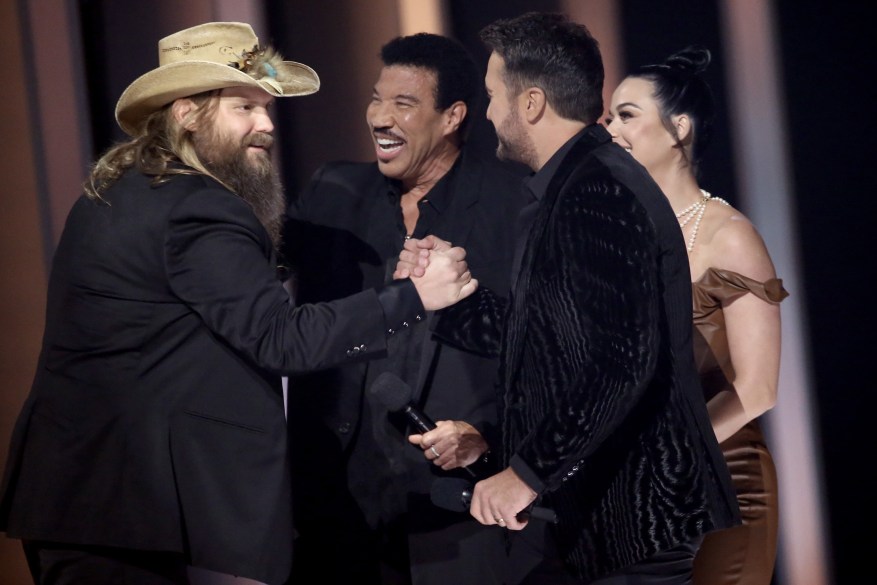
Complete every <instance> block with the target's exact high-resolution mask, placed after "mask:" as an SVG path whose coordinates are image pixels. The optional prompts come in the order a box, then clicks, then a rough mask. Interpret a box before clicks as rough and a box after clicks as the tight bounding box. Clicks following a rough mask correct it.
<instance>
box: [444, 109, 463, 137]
mask: <svg viewBox="0 0 877 585" xmlns="http://www.w3.org/2000/svg"><path fill="white" fill-rule="evenodd" d="M468 113H469V111H468V108H466V104H465V102H454V103H453V104H451V105H450V106H449V107H448V108H447V109H446V110H445V124H444V129H443V135H444V136H448V135H449V134H453V133H454V132H457V131H458V130H459V129H460V125H461V124H462V123H463V120H465V119H466V114H468Z"/></svg>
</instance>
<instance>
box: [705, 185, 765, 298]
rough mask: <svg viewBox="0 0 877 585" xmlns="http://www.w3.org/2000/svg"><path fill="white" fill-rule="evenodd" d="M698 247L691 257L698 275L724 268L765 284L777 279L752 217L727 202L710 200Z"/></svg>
mask: <svg viewBox="0 0 877 585" xmlns="http://www.w3.org/2000/svg"><path fill="white" fill-rule="evenodd" d="M697 248H698V249H695V251H694V254H693V255H692V256H693V257H692V258H691V263H692V269H693V270H692V272H693V273H694V274H701V273H702V272H703V271H705V270H706V269H707V268H721V269H724V270H732V271H734V272H737V273H739V274H742V275H744V276H748V277H749V278H753V279H755V280H761V281H764V280H768V279H770V278H774V277H775V276H776V271H775V269H774V266H773V262H772V261H771V259H770V254H769V253H768V250H767V247H766V246H765V245H764V240H763V239H762V237H761V234H759V233H758V230H757V229H756V228H755V226H754V225H752V222H751V221H749V218H747V217H746V216H745V215H743V213H741V212H740V211H739V210H737V209H735V208H734V207H733V206H731V205H728V204H726V203H725V202H724V201H721V200H713V201H710V203H709V206H708V208H707V210H706V213H705V214H704V219H703V225H702V226H701V230H700V234H699V236H698V242H697Z"/></svg>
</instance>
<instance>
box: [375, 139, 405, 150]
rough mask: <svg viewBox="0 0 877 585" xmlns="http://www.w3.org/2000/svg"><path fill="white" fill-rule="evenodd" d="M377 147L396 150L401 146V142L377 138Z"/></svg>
mask: <svg viewBox="0 0 877 585" xmlns="http://www.w3.org/2000/svg"><path fill="white" fill-rule="evenodd" d="M377 142H378V146H380V147H381V148H396V147H399V146H402V142H401V141H399V140H390V139H389V138H378V140H377Z"/></svg>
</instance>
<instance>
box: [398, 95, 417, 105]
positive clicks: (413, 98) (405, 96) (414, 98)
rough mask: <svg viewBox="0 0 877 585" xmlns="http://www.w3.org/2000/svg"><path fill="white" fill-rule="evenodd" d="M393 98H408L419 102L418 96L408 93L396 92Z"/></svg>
mask: <svg viewBox="0 0 877 585" xmlns="http://www.w3.org/2000/svg"><path fill="white" fill-rule="evenodd" d="M395 99H397V100H410V101H412V102H415V103H418V104H419V103H420V98H419V97H417V96H416V95H411V94H408V93H400V94H396V98H395Z"/></svg>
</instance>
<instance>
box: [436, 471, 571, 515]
mask: <svg viewBox="0 0 877 585" xmlns="http://www.w3.org/2000/svg"><path fill="white" fill-rule="evenodd" d="M472 489H473V485H472V483H471V482H469V481H467V480H465V479H460V478H457V477H439V478H437V479H435V480H434V481H433V482H432V488H431V489H430V491H429V498H430V499H431V500H432V503H433V504H435V505H436V506H438V507H439V508H444V509H445V510H450V511H451V512H466V511H468V510H469V506H470V505H471V504H472ZM522 516H524V517H527V516H529V517H530V518H535V519H536V520H545V521H546V522H551V523H553V524H557V514H555V512H554V510H552V509H550V508H543V507H541V506H534V505H532V504H530V505H529V506H527V507H526V508H524V509H523V510H521V511H520V512H518V517H519V518H520V517H522Z"/></svg>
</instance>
